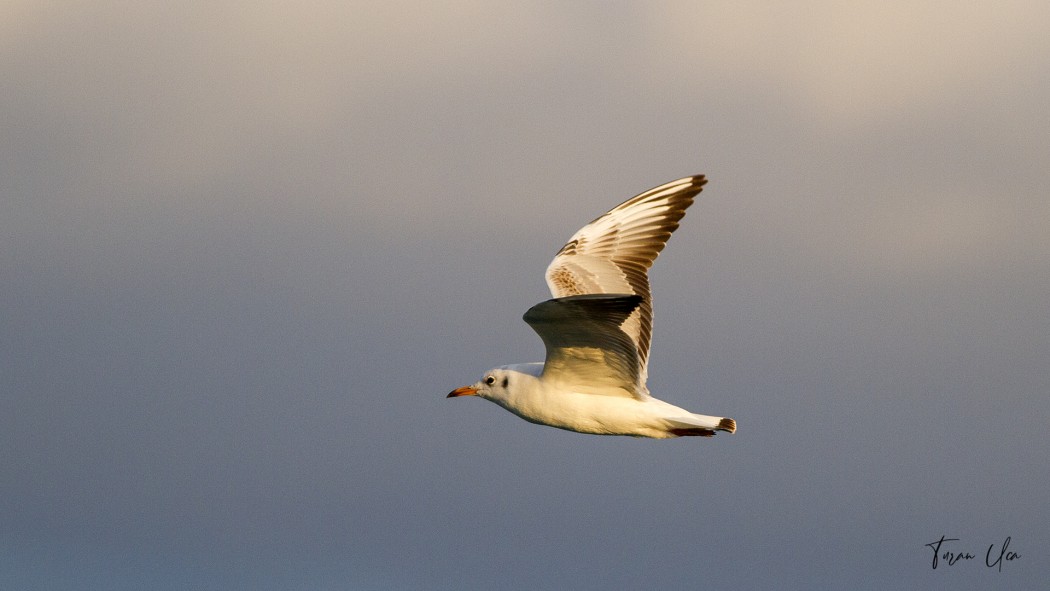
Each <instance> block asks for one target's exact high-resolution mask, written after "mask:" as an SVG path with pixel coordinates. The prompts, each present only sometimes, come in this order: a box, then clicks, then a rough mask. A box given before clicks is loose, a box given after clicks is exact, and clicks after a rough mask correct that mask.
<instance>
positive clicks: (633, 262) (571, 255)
mask: <svg viewBox="0 0 1050 591" xmlns="http://www.w3.org/2000/svg"><path fill="white" fill-rule="evenodd" d="M705 183H707V179H705V178H704V176H703V175H697V176H691V177H685V178H682V179H679V180H676V181H672V182H670V183H667V184H665V185H661V186H659V187H656V188H654V189H650V190H648V191H646V192H644V193H642V194H640V195H638V196H635V197H632V198H631V199H628V200H627V201H624V202H623V203H621V204H620V205H617V206H616V207H614V208H613V209H611V210H609V212H608V213H606V214H604V215H602V216H600V217H598V218H597V219H595V220H594V221H592V222H591V223H589V224H587V225H586V226H584V227H583V228H581V229H580V230H579V231H578V232H576V234H574V235H573V236H572V238H570V239H569V241H568V242H567V243H566V244H565V246H563V247H562V248H561V250H559V251H558V254H556V255H555V257H554V260H553V261H551V264H550V265H549V266H548V267H547V274H546V278H547V285H548V287H550V290H551V294H552V295H553V296H554V297H556V298H562V297H566V296H574V295H583V294H634V295H638V296H641V298H642V299H641V302H640V303H639V304H638V307H637V308H636V309H635V310H634V311H633V312H632V313H631V315H630V316H629V317H628V318H627V320H626V321H624V323H623V325H622V329H623V331H624V332H625V333H627V335H629V336H630V338H631V340H632V341H633V342H634V345H635V347H636V349H637V352H638V361H639V365H640V367H639V378H640V383H641V384H642V387H643V388H644V384H645V378H646V368H647V366H648V361H649V344H650V343H651V341H652V331H653V304H652V295H651V293H650V290H649V277H648V270H649V267H651V266H652V264H653V261H655V260H656V257H657V256H658V255H659V254H660V251H662V250H663V249H664V246H665V245H666V244H667V240H668V239H669V238H670V237H671V233H672V232H674V231H675V230H676V229H677V228H678V222H679V220H681V219H682V217H683V216H685V210H686V209H687V208H688V207H689V206H690V205H692V204H693V198H694V197H695V196H696V195H697V194H698V193H700V191H701V190H702V189H703V186H704V184H705Z"/></svg>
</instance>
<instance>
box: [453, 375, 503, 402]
mask: <svg viewBox="0 0 1050 591" xmlns="http://www.w3.org/2000/svg"><path fill="white" fill-rule="evenodd" d="M513 373H515V372H512V371H511V370H508V369H506V368H502V367H497V368H495V369H490V370H489V371H487V372H485V375H484V376H482V378H481V379H480V380H478V381H477V382H474V383H473V384H471V385H469V386H462V387H460V388H456V389H455V390H453V391H451V392H449V394H448V396H447V397H448V398H456V397H459V396H477V397H479V398H484V399H486V400H493V401H498V400H503V399H506V397H507V390H508V388H509V387H510V383H511V380H512V379H513V376H512V374H513Z"/></svg>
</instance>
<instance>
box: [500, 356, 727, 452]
mask: <svg viewBox="0 0 1050 591" xmlns="http://www.w3.org/2000/svg"><path fill="white" fill-rule="evenodd" d="M542 367H543V364H542V363H528V364H520V365H513V366H507V367H504V368H501V369H503V370H504V371H506V372H507V373H508V374H509V375H512V376H513V378H512V379H511V381H510V387H508V388H507V389H506V390H504V391H501V392H499V394H498V395H495V396H486V395H485V394H484V393H479V394H480V395H481V396H483V397H485V398H488V399H490V400H492V401H493V402H495V403H496V404H499V405H500V406H502V407H503V408H506V409H507V410H509V411H510V412H512V413H514V414H516V415H518V416H519V417H521V418H523V419H525V420H526V421H529V422H532V423H537V424H540V425H548V426H551V427H557V428H559V429H565V430H568V431H576V432H579V433H592V434H595V435H629V436H635V437H654V438H661V439H662V438H670V437H676V436H677V435H676V434H674V433H673V432H672V430H673V429H689V428H704V429H712V430H714V429H716V428H718V426H719V421H721V420H722V417H712V416H706V415H698V414H694V413H691V412H689V411H687V410H685V409H683V408H680V407H677V406H675V405H673V404H670V403H667V402H664V401H662V400H659V399H656V398H653V397H652V396H648V395H645V396H642V397H638V396H634V395H631V394H628V393H626V392H625V391H623V390H621V389H613V390H608V391H605V392H602V391H589V392H584V391H579V389H578V388H579V387H578V386H575V387H572V386H568V385H563V384H559V383H556V382H552V381H550V380H545V379H544V377H543V375H542Z"/></svg>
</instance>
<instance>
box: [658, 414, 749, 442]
mask: <svg viewBox="0 0 1050 591" xmlns="http://www.w3.org/2000/svg"><path fill="white" fill-rule="evenodd" d="M716 421H717V422H716ZM668 422H670V423H671V427H670V428H669V429H668V430H667V432H668V433H670V434H671V435H674V436H675V437H714V435H715V431H725V432H727V433H735V432H736V421H734V420H733V419H730V418H729V417H708V416H704V415H693V416H691V417H675V418H673V419H669V420H668Z"/></svg>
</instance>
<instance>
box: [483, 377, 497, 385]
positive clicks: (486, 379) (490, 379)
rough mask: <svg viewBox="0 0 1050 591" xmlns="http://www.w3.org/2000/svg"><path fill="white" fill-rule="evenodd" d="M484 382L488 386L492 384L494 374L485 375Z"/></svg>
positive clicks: (494, 379) (493, 382)
mask: <svg viewBox="0 0 1050 591" xmlns="http://www.w3.org/2000/svg"><path fill="white" fill-rule="evenodd" d="M485 383H486V384H488V385H489V386H491V385H492V384H495V383H496V378H495V376H488V377H486V378H485Z"/></svg>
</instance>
